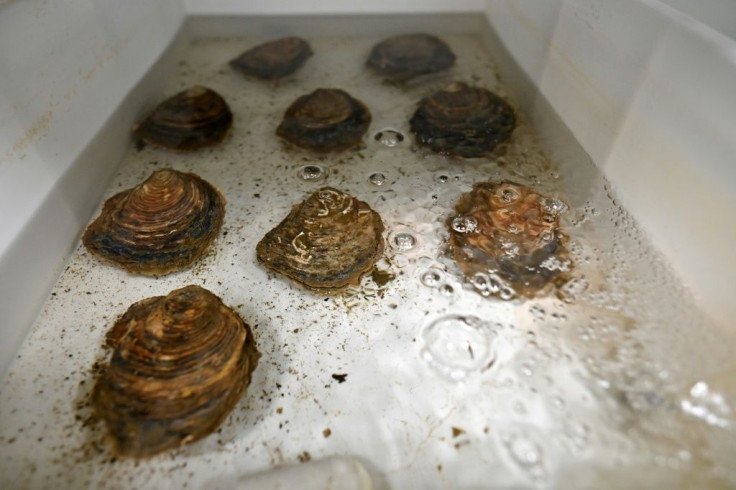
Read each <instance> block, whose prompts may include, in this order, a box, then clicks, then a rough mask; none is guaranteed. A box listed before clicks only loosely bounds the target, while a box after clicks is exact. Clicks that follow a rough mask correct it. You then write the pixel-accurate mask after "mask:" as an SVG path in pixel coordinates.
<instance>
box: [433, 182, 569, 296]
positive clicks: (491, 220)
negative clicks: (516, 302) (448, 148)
mask: <svg viewBox="0 0 736 490" xmlns="http://www.w3.org/2000/svg"><path fill="white" fill-rule="evenodd" d="M565 208H566V206H564V204H562V203H561V202H560V201H556V200H553V199H549V198H545V197H543V196H541V195H539V194H537V193H536V192H535V191H533V190H532V189H530V188H528V187H525V186H523V185H520V184H516V183H514V182H509V181H504V182H501V183H491V182H483V183H479V184H475V185H474V186H473V190H472V191H471V192H469V193H466V194H463V195H462V196H461V198H460V200H459V201H458V203H457V205H456V206H455V212H456V213H457V214H456V215H455V216H452V217H450V219H449V220H448V222H447V224H448V227H449V230H450V250H451V253H452V256H453V258H454V259H455V261H456V262H457V264H458V266H459V267H460V269H462V271H463V273H464V274H465V275H466V277H468V278H469V279H470V280H471V282H476V281H477V282H478V284H476V285H477V286H479V289H482V288H483V287H486V288H489V289H491V290H492V289H493V287H494V286H493V285H492V284H490V282H493V281H492V280H491V279H489V278H493V277H497V278H500V279H501V280H503V281H505V282H507V283H509V284H510V285H511V286H512V287H513V289H514V290H516V291H517V292H518V293H520V294H526V295H530V294H532V293H534V292H535V291H537V290H539V289H540V288H542V287H543V286H544V285H545V284H547V282H549V280H550V279H552V278H553V277H554V276H555V275H556V274H557V273H558V270H556V269H555V268H554V267H544V266H543V262H545V260H547V259H549V258H550V257H553V256H555V254H557V253H559V252H561V245H560V233H559V231H558V214H559V212H561V210H563V209H565ZM489 281H490V282H489ZM491 292H498V291H491Z"/></svg>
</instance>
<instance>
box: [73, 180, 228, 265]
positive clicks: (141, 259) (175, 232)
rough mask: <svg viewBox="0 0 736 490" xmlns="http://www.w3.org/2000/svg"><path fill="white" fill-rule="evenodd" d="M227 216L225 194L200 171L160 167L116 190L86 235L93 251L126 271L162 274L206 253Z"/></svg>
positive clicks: (188, 263) (189, 262) (187, 263)
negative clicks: (140, 181)
mask: <svg viewBox="0 0 736 490" xmlns="http://www.w3.org/2000/svg"><path fill="white" fill-rule="evenodd" d="M224 215H225V198H224V197H223V196H222V194H220V191H218V190H217V189H216V188H215V187H214V186H212V185H211V184H210V183H208V182H206V181H205V180H203V179H201V178H200V177H198V176H197V175H194V174H190V173H183V172H178V171H176V170H171V169H165V170H157V171H156V172H154V173H153V174H151V176H150V177H149V178H148V179H147V180H146V181H144V182H143V183H141V184H139V185H137V186H136V187H133V188H132V189H128V190H125V191H122V192H120V193H118V194H115V195H114V196H113V197H111V198H110V199H108V200H107V201H106V202H105V204H104V205H103V208H102V212H101V213H100V215H99V216H98V217H97V219H95V220H94V221H93V222H92V223H91V224H90V225H89V226H88V227H87V230H86V231H85V232H84V235H83V236H82V242H83V243H84V246H85V247H87V250H89V251H90V252H91V253H92V254H94V255H96V256H98V257H100V258H102V259H105V260H107V261H110V262H113V263H114V264H116V265H118V266H120V267H122V268H123V269H125V270H127V271H128V272H133V273H137V274H144V275H149V276H161V275H164V274H168V273H170V272H174V271H177V270H181V269H184V268H186V267H188V266H190V265H191V264H193V263H194V262H195V261H196V260H197V259H199V258H200V257H201V256H202V255H204V253H205V252H206V251H207V248H208V247H209V245H210V244H211V243H212V241H213V240H214V239H215V237H216V236H217V234H218V232H219V231H220V228H221V226H222V221H223V219H224Z"/></svg>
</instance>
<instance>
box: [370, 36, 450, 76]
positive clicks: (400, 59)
mask: <svg viewBox="0 0 736 490" xmlns="http://www.w3.org/2000/svg"><path fill="white" fill-rule="evenodd" d="M454 63H455V54H454V53H453V52H452V50H451V49H450V47H449V46H448V45H447V44H445V42H444V41H442V40H441V39H440V38H438V37H435V36H431V35H429V34H405V35H402V36H395V37H392V38H389V39H386V40H384V41H382V42H380V43H378V44H376V45H375V46H374V47H373V50H372V51H371V54H370V56H369V57H368V61H367V62H366V64H367V65H368V66H369V67H371V68H373V69H375V70H376V71H378V72H379V73H380V74H382V75H384V76H386V77H388V78H391V79H393V80H409V79H411V78H414V77H416V76H419V75H425V74H428V73H436V72H439V71H444V70H447V69H449V68H450V67H451V66H452V65H453V64H454Z"/></svg>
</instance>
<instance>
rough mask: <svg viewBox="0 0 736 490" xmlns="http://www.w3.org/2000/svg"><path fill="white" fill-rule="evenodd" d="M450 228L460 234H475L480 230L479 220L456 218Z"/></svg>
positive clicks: (466, 217) (471, 217) (463, 217)
mask: <svg viewBox="0 0 736 490" xmlns="http://www.w3.org/2000/svg"><path fill="white" fill-rule="evenodd" d="M450 226H452V229H453V230H455V231H456V232H458V233H473V232H475V231H477V230H478V220H477V219H475V217H473V216H456V217H455V218H453V219H452V223H451V224H450Z"/></svg>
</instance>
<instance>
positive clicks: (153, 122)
mask: <svg viewBox="0 0 736 490" xmlns="http://www.w3.org/2000/svg"><path fill="white" fill-rule="evenodd" d="M232 121H233V114H232V112H230V107H229V106H228V105H227V102H225V99H223V98H222V96H221V95H220V94H218V93H217V92H215V91H214V90H212V89H209V88H206V87H201V86H198V85H197V86H194V87H191V88H189V89H187V90H184V91H183V92H179V93H178V94H176V95H174V96H172V97H169V98H168V99H166V100H165V101H163V102H161V103H160V104H159V105H158V106H157V107H156V108H155V109H154V110H153V111H152V112H151V113H150V114H149V115H148V116H146V118H145V119H143V120H142V121H141V122H140V123H138V124H137V125H136V126H135V127H134V128H133V133H134V134H135V135H136V136H138V137H139V138H141V139H142V140H143V141H146V142H147V143H151V144H152V145H156V146H160V147H163V148H167V149H169V150H176V151H193V150H198V149H200V148H204V147H207V146H214V145H216V144H218V143H219V142H221V141H222V140H223V139H224V138H225V135H226V134H227V132H228V131H229V130H230V126H232Z"/></svg>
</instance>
